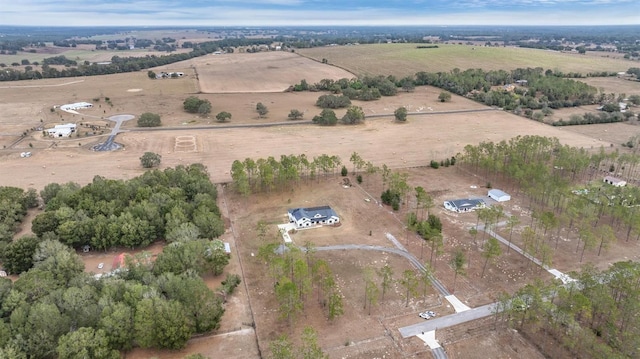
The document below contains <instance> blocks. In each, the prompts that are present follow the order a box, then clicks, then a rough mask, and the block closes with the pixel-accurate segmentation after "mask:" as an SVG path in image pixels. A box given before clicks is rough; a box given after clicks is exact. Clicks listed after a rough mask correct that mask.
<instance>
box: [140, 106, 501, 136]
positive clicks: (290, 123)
mask: <svg viewBox="0 0 640 359" xmlns="http://www.w3.org/2000/svg"><path fill="white" fill-rule="evenodd" d="M487 111H499V110H497V109H493V108H482V109H473V110H452V111H434V112H411V113H409V115H414V116H422V115H424V116H427V115H429V116H431V115H447V114H456V113H469V112H487ZM393 116H394V115H393V114H379V115H367V116H365V119H374V118H388V117H393ZM310 124H313V121H309V120H307V121H286V122H270V123H241V124H226V125H209V126H181V127H146V128H140V127H136V128H132V129H129V130H128V131H131V132H144V131H181V130H184V131H186V130H190V131H191V130H221V129H230V128H260V127H277V126H298V125H310Z"/></svg>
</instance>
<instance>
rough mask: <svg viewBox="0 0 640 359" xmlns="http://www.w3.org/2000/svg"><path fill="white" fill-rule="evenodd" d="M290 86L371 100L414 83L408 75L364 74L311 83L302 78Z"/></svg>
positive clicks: (410, 88)
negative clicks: (350, 77) (397, 77)
mask: <svg viewBox="0 0 640 359" xmlns="http://www.w3.org/2000/svg"><path fill="white" fill-rule="evenodd" d="M292 88H293V91H329V92H332V93H334V94H342V95H343V96H344V97H346V98H348V99H349V100H360V101H373V100H377V99H379V98H380V97H382V96H393V95H395V94H396V93H397V92H398V88H402V89H403V90H405V91H413V89H414V88H415V83H414V81H413V79H412V78H410V77H405V78H403V79H400V80H398V79H396V78H395V77H394V76H387V77H385V76H375V77H371V76H364V77H363V78H352V79H347V78H342V79H339V80H332V79H322V80H320V82H318V83H315V84H312V85H309V84H308V83H307V81H306V80H302V81H301V82H300V84H297V85H294V86H293V87H292ZM318 106H320V105H318ZM321 107H322V106H321ZM326 107H329V106H326ZM342 107H346V106H342ZM330 108H337V107H330Z"/></svg>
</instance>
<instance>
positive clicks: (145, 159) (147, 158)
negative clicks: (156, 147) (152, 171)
mask: <svg viewBox="0 0 640 359" xmlns="http://www.w3.org/2000/svg"><path fill="white" fill-rule="evenodd" d="M161 159H162V156H161V155H159V154H157V153H153V152H145V153H144V154H143V155H142V157H140V164H141V165H142V167H144V168H152V167H157V166H159V165H160V160H161Z"/></svg>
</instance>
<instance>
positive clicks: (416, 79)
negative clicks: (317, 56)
mask: <svg viewBox="0 0 640 359" xmlns="http://www.w3.org/2000/svg"><path fill="white" fill-rule="evenodd" d="M636 72H640V71H636V69H635V68H630V69H629V70H628V73H630V74H633V75H636ZM595 75H598V76H600V75H602V74H595ZM581 76H582V75H580V74H564V73H562V72H558V71H551V70H547V71H544V69H543V68H541V67H537V68H526V69H523V68H519V69H515V70H513V71H505V70H490V71H485V70H482V69H469V70H464V71H461V70H459V69H453V70H452V71H450V72H438V73H428V72H423V71H421V72H418V73H416V74H415V76H407V77H404V78H402V79H398V78H396V77H395V76H386V77H385V76H376V77H369V76H365V77H363V78H361V79H359V78H352V79H347V78H342V79H339V80H332V79H323V80H320V81H319V82H317V83H314V84H309V83H307V81H306V80H302V81H301V82H300V83H299V84H295V85H293V86H291V88H290V90H291V91H328V92H331V94H324V95H321V96H320V97H319V98H318V100H317V101H316V105H317V106H319V107H321V108H323V109H336V108H344V107H348V106H350V104H351V100H361V101H370V100H377V99H379V98H380V97H381V96H393V95H395V94H396V93H397V91H398V90H399V89H402V90H404V91H407V92H409V91H413V90H414V89H415V86H425V85H429V86H434V87H438V88H441V89H444V90H446V91H444V92H442V93H441V94H440V96H439V97H438V99H439V100H440V101H442V102H447V101H449V100H450V98H451V93H454V94H457V95H460V96H465V97H468V98H471V99H473V100H475V101H478V102H481V103H483V104H485V105H487V106H495V107H499V108H503V109H504V110H507V111H512V112H514V113H516V114H518V115H524V116H526V117H528V118H534V117H535V118H536V119H538V120H541V118H538V117H540V116H534V112H533V111H535V110H542V112H543V116H542V117H544V116H547V115H549V114H551V109H559V108H565V107H576V106H582V105H588V104H595V103H601V104H603V106H605V107H604V109H605V110H606V112H614V113H613V114H609V115H601V116H598V117H597V119H596V118H593V117H592V116H586V119H585V121H586V122H585V123H602V122H618V121H624V120H627V119H628V118H630V117H632V115H633V114H632V113H629V114H627V115H623V114H621V113H620V112H619V111H620V109H619V107H618V109H617V110H616V109H615V108H613V106H614V105H615V106H616V107H617V103H615V104H614V103H613V102H614V101H615V100H616V99H615V96H610V95H608V94H605V93H599V92H598V89H596V88H595V87H593V86H590V85H587V84H586V83H584V82H581V81H576V80H573V79H571V78H567V77H581ZM513 84H517V86H516V85H514V86H512V87H511V88H508V89H507V88H505V87H504V86H506V85H513ZM611 95H613V94H611ZM618 97H621V98H624V95H621V96H618ZM620 101H621V99H620ZM609 108H611V110H609ZM323 113H324V112H323ZM400 118H402V116H400ZM314 122H316V123H319V124H325V125H326V124H329V125H331V124H335V122H333V121H332V116H330V113H328V112H326V113H324V114H321V115H320V116H316V117H315V118H314ZM579 123H580V121H577V119H576V120H573V123H572V124H579ZM564 124H565V123H564V122H563V123H562V124H558V125H564Z"/></svg>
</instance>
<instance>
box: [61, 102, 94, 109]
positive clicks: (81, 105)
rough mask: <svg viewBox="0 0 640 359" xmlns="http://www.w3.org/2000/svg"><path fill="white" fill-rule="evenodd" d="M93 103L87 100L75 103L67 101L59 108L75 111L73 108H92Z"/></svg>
mask: <svg viewBox="0 0 640 359" xmlns="http://www.w3.org/2000/svg"><path fill="white" fill-rule="evenodd" d="M92 107H93V104H91V103H89V102H76V103H69V104H66V105H62V106H60V109H61V110H62V111H69V110H71V111H75V110H82V109H85V108H92Z"/></svg>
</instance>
